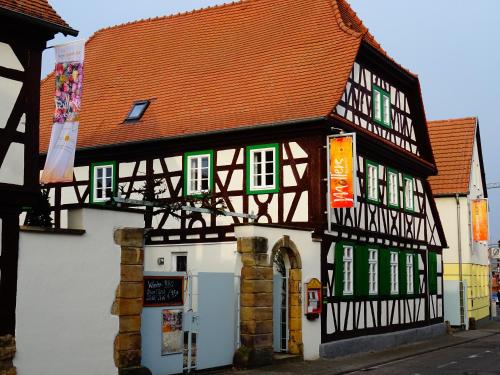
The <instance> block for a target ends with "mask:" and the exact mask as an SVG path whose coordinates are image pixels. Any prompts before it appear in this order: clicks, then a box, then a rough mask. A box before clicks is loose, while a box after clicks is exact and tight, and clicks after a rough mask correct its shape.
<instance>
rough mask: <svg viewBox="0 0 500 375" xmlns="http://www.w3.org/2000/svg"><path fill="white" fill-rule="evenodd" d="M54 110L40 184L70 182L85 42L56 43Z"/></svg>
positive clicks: (80, 97)
mask: <svg viewBox="0 0 500 375" xmlns="http://www.w3.org/2000/svg"><path fill="white" fill-rule="evenodd" d="M54 48H55V51H56V66H55V71H54V74H55V83H56V87H55V98H54V100H55V111H54V123H53V125H52V133H51V136H50V144H49V150H48V152H47V159H46V161H45V167H44V169H43V173H42V177H41V178H40V183H41V184H48V183H54V182H70V181H73V164H74V161H75V150H76V139H77V136H78V126H79V123H80V105H81V100H82V89H83V57H84V51H85V41H83V40H80V41H76V42H72V43H68V44H62V45H59V46H55V47H54Z"/></svg>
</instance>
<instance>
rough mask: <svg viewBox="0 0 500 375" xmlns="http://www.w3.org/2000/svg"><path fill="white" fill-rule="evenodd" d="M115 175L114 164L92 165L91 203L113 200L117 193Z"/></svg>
mask: <svg viewBox="0 0 500 375" xmlns="http://www.w3.org/2000/svg"><path fill="white" fill-rule="evenodd" d="M115 173H116V171H115V163H114V162H104V163H96V164H92V165H91V180H90V183H91V186H90V187H91V189H90V202H91V203H104V202H106V201H109V200H110V199H111V197H112V196H113V194H114V192H115V183H116V181H115Z"/></svg>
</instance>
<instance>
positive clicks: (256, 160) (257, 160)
mask: <svg viewBox="0 0 500 375" xmlns="http://www.w3.org/2000/svg"><path fill="white" fill-rule="evenodd" d="M253 162H254V163H260V162H262V153H261V152H260V151H255V152H254V154H253Z"/></svg>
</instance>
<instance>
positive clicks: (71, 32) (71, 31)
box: [0, 7, 78, 36]
mask: <svg viewBox="0 0 500 375" xmlns="http://www.w3.org/2000/svg"><path fill="white" fill-rule="evenodd" d="M0 15H5V16H10V17H12V18H14V19H18V20H20V21H27V22H30V23H32V24H35V25H38V26H42V27H45V28H46V29H49V30H52V31H53V32H54V33H56V34H57V33H59V32H61V33H63V34H64V35H71V36H77V35H78V30H74V29H72V28H71V27H69V26H68V27H66V26H61V25H57V24H55V23H52V22H48V21H46V20H42V19H41V18H37V17H33V16H29V15H27V14H24V13H21V12H16V11H15V10H11V9H6V8H2V7H0Z"/></svg>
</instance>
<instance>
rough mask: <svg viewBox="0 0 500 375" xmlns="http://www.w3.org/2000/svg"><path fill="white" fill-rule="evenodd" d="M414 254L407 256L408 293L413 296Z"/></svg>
mask: <svg viewBox="0 0 500 375" xmlns="http://www.w3.org/2000/svg"><path fill="white" fill-rule="evenodd" d="M413 292H414V286H413V254H406V293H408V294H413Z"/></svg>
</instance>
